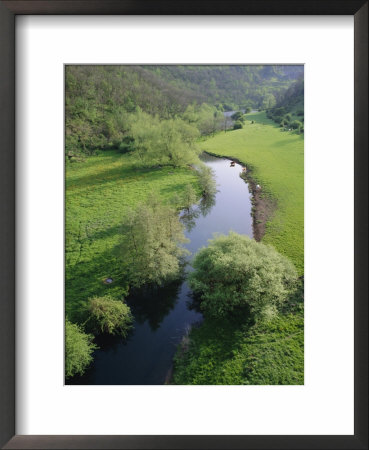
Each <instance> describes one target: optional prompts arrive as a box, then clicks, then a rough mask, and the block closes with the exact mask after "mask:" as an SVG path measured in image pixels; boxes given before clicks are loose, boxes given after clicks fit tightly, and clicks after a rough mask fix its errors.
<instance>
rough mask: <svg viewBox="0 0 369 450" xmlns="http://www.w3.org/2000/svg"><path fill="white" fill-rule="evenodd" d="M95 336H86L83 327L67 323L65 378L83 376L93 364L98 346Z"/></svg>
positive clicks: (67, 321)
mask: <svg viewBox="0 0 369 450" xmlns="http://www.w3.org/2000/svg"><path fill="white" fill-rule="evenodd" d="M92 340H93V336H92V335H91V334H86V333H85V332H84V331H83V329H82V327H81V326H79V325H77V324H75V323H71V322H70V321H69V320H68V319H67V320H66V321H65V376H66V377H67V378H69V377H72V376H73V375H76V374H78V375H82V374H83V373H84V371H85V370H86V368H87V367H88V366H89V365H90V363H91V362H92V359H93V358H92V354H93V352H94V350H96V349H97V346H96V345H95V344H94V343H93V342H92Z"/></svg>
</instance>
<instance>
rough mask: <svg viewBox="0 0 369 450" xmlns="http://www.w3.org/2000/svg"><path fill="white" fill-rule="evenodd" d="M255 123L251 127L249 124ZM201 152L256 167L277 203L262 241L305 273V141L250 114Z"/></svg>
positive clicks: (264, 187)
mask: <svg viewBox="0 0 369 450" xmlns="http://www.w3.org/2000/svg"><path fill="white" fill-rule="evenodd" d="M252 120H253V121H254V122H255V123H254V124H251V121H252ZM201 147H202V148H203V150H205V151H208V152H210V153H213V154H216V155H222V156H230V157H234V158H237V159H239V160H240V161H242V162H243V163H245V164H246V165H247V166H249V167H252V177H253V179H254V180H255V181H256V182H257V183H258V184H260V185H261V188H262V193H263V195H265V196H268V197H270V198H271V199H273V201H275V202H276V205H277V207H276V209H275V211H274V213H273V216H272V217H271V218H270V220H269V221H268V222H267V224H266V233H265V236H264V237H263V242H265V243H269V244H272V245H273V246H274V247H275V248H276V249H277V250H278V251H279V252H280V253H282V254H284V255H286V256H287V257H289V258H290V259H291V260H292V262H293V263H294V264H295V266H296V268H297V270H298V272H299V274H300V275H302V274H303V272H304V138H303V135H298V134H296V133H295V132H292V131H291V132H289V131H282V130H281V128H279V126H278V125H276V124H275V123H274V122H273V121H272V120H269V119H267V118H266V116H265V113H263V112H260V113H255V114H247V116H246V123H245V125H244V128H243V129H240V130H234V131H228V132H227V133H219V134H217V135H216V136H214V137H212V138H209V139H207V140H206V141H204V142H202V143H201Z"/></svg>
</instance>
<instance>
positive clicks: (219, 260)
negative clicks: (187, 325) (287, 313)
mask: <svg viewBox="0 0 369 450" xmlns="http://www.w3.org/2000/svg"><path fill="white" fill-rule="evenodd" d="M192 265H193V267H194V269H195V270H194V272H192V273H191V274H190V275H189V281H190V286H191V288H192V290H193V291H194V292H195V294H197V295H198V296H199V298H200V302H201V304H200V305H201V309H202V310H203V311H204V313H205V315H209V316H213V317H224V316H226V315H228V314H230V313H232V312H238V313H239V312H242V311H243V312H244V313H245V314H251V315H252V316H253V317H254V318H255V319H267V318H270V317H272V316H274V315H275V314H276V312H277V309H278V307H279V306H280V305H281V304H282V303H283V302H284V301H285V300H286V298H287V296H288V294H289V293H291V292H292V291H293V289H294V287H295V283H296V281H297V273H296V270H295V268H294V266H293V264H292V263H291V262H290V261H289V260H288V259H287V258H285V257H284V256H282V255H280V254H279V253H277V252H276V251H275V250H274V248H273V247H271V246H268V245H264V244H262V243H259V242H256V241H255V240H252V239H250V238H249V237H247V236H243V235H239V234H237V233H234V232H231V233H229V235H228V236H224V235H220V236H217V237H215V238H214V239H211V240H210V241H209V245H208V247H204V248H202V249H201V250H200V251H199V252H198V253H197V254H196V256H195V258H194V261H193V264H192Z"/></svg>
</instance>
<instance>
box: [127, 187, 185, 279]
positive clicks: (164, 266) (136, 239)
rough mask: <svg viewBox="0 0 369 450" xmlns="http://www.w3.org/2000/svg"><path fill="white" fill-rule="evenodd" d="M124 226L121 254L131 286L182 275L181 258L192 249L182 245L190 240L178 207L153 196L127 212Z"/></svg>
mask: <svg viewBox="0 0 369 450" xmlns="http://www.w3.org/2000/svg"><path fill="white" fill-rule="evenodd" d="M122 228H123V230H122V231H123V232H122V242H121V245H120V257H121V261H122V265H123V270H124V271H125V273H126V275H127V277H128V280H129V282H130V284H131V285H133V286H136V287H138V286H141V285H144V284H149V283H157V284H162V283H163V282H165V281H169V280H173V279H175V278H176V277H178V276H179V274H180V268H181V265H180V260H181V257H183V256H184V255H186V254H187V253H188V252H187V251H186V250H185V249H184V248H183V247H181V244H183V243H185V242H187V239H186V238H185V236H184V233H183V231H184V226H183V224H182V223H181V222H180V220H179V217H178V213H177V211H176V210H175V209H174V208H172V207H170V206H168V205H163V204H161V203H160V202H159V201H158V200H157V198H156V196H155V195H151V196H150V197H149V199H148V201H147V203H142V204H140V205H139V206H138V207H137V209H135V210H131V211H130V212H128V213H127V215H126V217H125V219H124V222H123V227H122Z"/></svg>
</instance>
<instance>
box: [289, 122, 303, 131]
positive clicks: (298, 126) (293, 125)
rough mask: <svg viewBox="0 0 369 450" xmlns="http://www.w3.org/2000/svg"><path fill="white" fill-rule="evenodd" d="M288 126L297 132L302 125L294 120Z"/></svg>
mask: <svg viewBox="0 0 369 450" xmlns="http://www.w3.org/2000/svg"><path fill="white" fill-rule="evenodd" d="M290 126H291V128H292V129H294V130H299V129H300V128H301V127H302V123H301V122H300V121H299V120H294V121H293V122H291V124H290Z"/></svg>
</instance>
